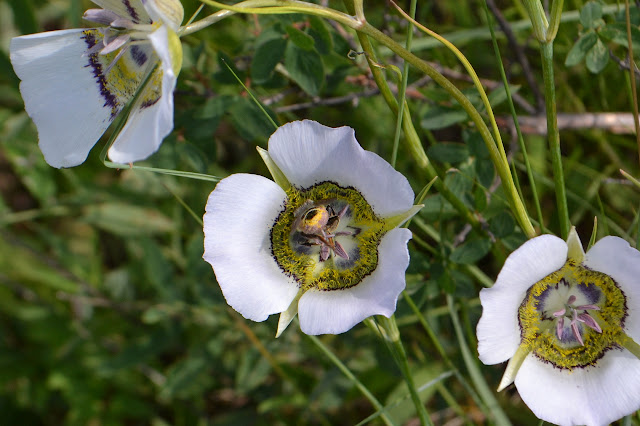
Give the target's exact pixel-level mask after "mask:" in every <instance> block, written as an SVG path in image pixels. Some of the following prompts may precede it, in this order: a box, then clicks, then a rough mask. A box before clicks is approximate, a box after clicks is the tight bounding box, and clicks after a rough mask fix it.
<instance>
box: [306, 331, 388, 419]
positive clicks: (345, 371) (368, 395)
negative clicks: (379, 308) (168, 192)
mask: <svg viewBox="0 0 640 426" xmlns="http://www.w3.org/2000/svg"><path fill="white" fill-rule="evenodd" d="M307 337H308V338H309V340H311V341H312V342H313V344H315V345H316V346H317V347H318V349H320V351H322V353H323V354H325V356H326V357H327V358H329V360H330V361H331V362H333V363H334V364H335V366H336V367H338V369H339V370H340V371H342V374H344V375H345V376H346V377H347V378H348V379H349V380H350V381H351V382H352V383H353V384H354V385H355V386H356V387H357V388H358V390H359V391H360V392H362V394H363V395H364V396H365V398H367V399H368V400H369V402H370V403H371V405H373V407H374V408H375V409H376V410H377V411H379V412H380V413H381V414H380V417H382V420H383V421H384V422H385V424H387V425H389V426H391V425H393V424H394V423H393V421H392V420H391V419H390V418H389V416H388V415H387V414H386V413H385V412H384V407H383V406H382V404H381V403H380V401H378V399H377V398H376V397H375V396H374V395H373V394H372V393H371V392H370V391H369V389H367V387H366V386H365V385H364V384H362V382H361V381H360V380H358V378H357V377H356V376H355V375H354V374H353V373H352V372H351V370H349V368H348V367H347V366H346V365H344V363H343V362H342V361H340V360H339V359H338V357H337V356H335V354H334V353H333V352H331V350H330V349H329V348H328V347H327V346H326V345H325V344H324V343H322V341H321V340H320V339H318V338H317V337H316V336H310V335H308V336H307Z"/></svg>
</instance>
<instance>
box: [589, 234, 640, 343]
mask: <svg viewBox="0 0 640 426" xmlns="http://www.w3.org/2000/svg"><path fill="white" fill-rule="evenodd" d="M583 264H584V265H585V266H587V267H588V268H591V269H594V270H596V271H600V272H603V273H605V274H607V275H609V276H610V277H611V278H613V279H614V280H615V281H616V282H617V283H618V285H619V286H620V289H621V290H622V292H623V293H624V295H625V296H626V298H627V300H626V304H627V309H628V311H627V312H628V313H629V316H628V317H627V319H626V320H625V327H624V328H625V331H626V332H627V334H628V335H629V336H630V337H631V338H632V339H633V340H635V341H636V343H640V252H639V251H638V250H636V249H634V248H633V247H631V246H630V245H629V243H628V242H626V241H625V240H623V239H622V238H618V237H604V238H602V239H601V240H599V241H598V242H597V243H595V244H594V245H593V247H591V249H590V250H589V251H588V252H587V254H586V256H585V260H584V262H583Z"/></svg>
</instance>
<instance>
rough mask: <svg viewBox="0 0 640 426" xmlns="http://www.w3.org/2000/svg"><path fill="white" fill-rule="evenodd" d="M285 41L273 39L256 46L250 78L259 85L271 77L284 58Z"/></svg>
mask: <svg viewBox="0 0 640 426" xmlns="http://www.w3.org/2000/svg"><path fill="white" fill-rule="evenodd" d="M286 47H287V40H285V39H284V38H273V39H271V40H268V41H266V42H265V43H262V44H261V45H259V46H258V48H257V49H256V53H255V54H254V55H253V59H252V61H251V78H252V79H253V81H254V82H255V83H258V84H261V83H264V82H266V81H269V80H270V79H271V77H273V70H274V69H275V67H276V65H278V63H279V62H280V61H281V60H282V59H283V58H284V51H285V48H286Z"/></svg>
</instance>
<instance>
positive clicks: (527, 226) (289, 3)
mask: <svg viewBox="0 0 640 426" xmlns="http://www.w3.org/2000/svg"><path fill="white" fill-rule="evenodd" d="M256 1H264V3H261V6H260V7H244V6H243V7H239V6H238V5H234V6H229V5H224V4H221V3H219V2H216V1H213V0H203V2H204V3H207V4H210V5H213V6H216V7H220V8H223V9H230V10H235V11H237V12H243V13H261V14H265V13H266V14H269V13H271V14H278V13H282V14H287V13H308V14H311V15H316V16H320V17H323V18H328V19H333V20H335V21H337V22H340V23H342V24H344V25H347V26H349V27H350V28H352V29H354V30H356V31H357V32H362V33H364V34H366V35H367V36H369V37H371V38H373V39H375V40H376V41H378V42H379V43H381V44H383V45H385V46H387V47H388V48H390V49H391V50H393V51H394V52H395V53H396V54H397V55H399V56H400V57H401V58H403V59H404V60H405V61H407V62H409V63H410V64H411V65H413V66H414V67H416V68H417V69H418V70H420V71H422V72H423V73H425V74H426V75H428V76H429V77H431V78H432V79H433V80H434V81H435V82H436V83H437V84H439V85H440V86H441V87H442V88H444V89H445V90H446V91H447V92H448V93H449V94H450V95H451V96H452V97H453V98H454V99H455V100H456V101H458V103H459V104H460V105H461V106H462V108H463V109H464V110H465V111H466V112H467V114H469V116H470V117H471V120H472V121H473V122H474V123H475V125H476V127H477V129H478V131H479V133H480V135H481V136H482V138H483V139H484V141H485V145H486V146H487V148H488V150H489V153H490V156H491V160H492V162H493V164H494V166H495V167H496V169H497V171H498V175H499V176H500V179H501V180H502V184H503V188H504V191H505V193H506V195H507V200H508V201H509V205H510V207H511V210H512V212H513V213H514V215H515V217H516V219H517V220H518V223H519V224H520V227H521V228H522V230H523V232H524V233H525V235H527V236H528V237H529V238H533V237H535V236H536V231H535V229H534V228H533V225H532V224H531V221H530V220H529V216H528V214H527V210H526V208H525V206H524V204H523V202H522V200H521V199H520V195H519V194H518V192H517V190H516V188H515V185H514V182H513V176H511V170H510V169H509V165H508V164H505V163H504V161H503V154H502V153H501V152H500V150H499V149H498V147H497V145H496V142H495V141H494V140H493V137H492V135H491V132H490V130H489V128H488V127H487V124H486V123H485V122H484V120H483V118H482V116H481V115H480V113H479V112H478V111H477V110H476V108H475V107H474V106H473V104H472V103H471V101H470V100H469V99H468V98H467V97H466V96H465V95H464V94H463V93H462V92H461V91H460V90H459V89H458V88H457V87H456V86H455V85H454V84H453V83H452V82H451V81H449V80H448V79H447V78H446V77H445V76H443V75H442V74H440V73H439V72H438V71H437V70H436V69H435V68H433V67H432V66H431V65H429V64H428V63H426V62H425V61H423V60H422V59H420V58H418V57H417V56H416V55H414V54H413V53H411V52H409V51H408V50H407V49H405V48H404V47H402V46H401V45H400V44H398V43H396V42H395V41H394V40H393V39H392V38H391V37H389V36H387V35H386V34H384V33H382V32H381V31H379V30H378V29H377V28H375V27H373V26H371V25H370V24H368V23H366V22H362V21H359V20H357V19H355V18H354V17H353V16H350V15H347V14H346V13H342V12H339V11H337V10H333V9H330V8H326V7H323V6H320V5H316V4H313V3H306V2H302V1H298V0H256ZM269 2H270V3H269ZM269 5H271V6H269ZM376 82H377V80H376ZM394 101H395V99H394ZM402 107H404V105H403V106H402ZM405 114H406V111H405ZM418 141H419V140H418ZM416 148H417V147H412V149H416ZM420 150H422V147H420ZM422 151H423V150H422ZM423 152H424V151H423ZM424 157H425V158H426V155H425V156H424ZM427 162H428V159H427ZM434 176H435V175H434ZM434 176H430V177H431V178H433V177H434ZM475 222H477V221H475Z"/></svg>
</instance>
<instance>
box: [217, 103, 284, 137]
mask: <svg viewBox="0 0 640 426" xmlns="http://www.w3.org/2000/svg"><path fill="white" fill-rule="evenodd" d="M229 112H230V113H231V121H232V122H233V125H234V127H235V128H236V130H238V132H239V133H240V134H241V135H242V137H243V138H244V139H247V140H250V141H253V140H261V141H266V140H267V139H268V138H269V136H271V134H272V133H273V131H274V130H275V129H274V127H273V124H271V121H269V118H268V117H267V116H265V114H264V112H262V110H261V109H260V108H259V107H258V106H257V105H256V104H255V102H254V101H253V100H252V99H247V98H238V99H237V100H236V102H235V103H234V104H233V105H232V106H231V108H230V109H229ZM267 112H268V113H269V114H270V115H271V117H272V118H273V120H274V121H275V120H277V118H276V117H275V116H274V114H273V113H271V112H269V110H268V109H267ZM276 122H277V121H276Z"/></svg>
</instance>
